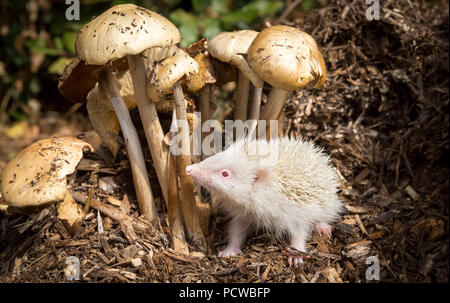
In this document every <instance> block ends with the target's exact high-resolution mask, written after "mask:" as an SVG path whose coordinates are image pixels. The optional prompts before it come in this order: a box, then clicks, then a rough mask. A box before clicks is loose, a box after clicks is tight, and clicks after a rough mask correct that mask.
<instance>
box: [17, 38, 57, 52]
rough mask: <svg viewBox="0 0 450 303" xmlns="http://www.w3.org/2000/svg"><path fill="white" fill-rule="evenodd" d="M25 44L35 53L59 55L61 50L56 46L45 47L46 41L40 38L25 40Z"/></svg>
mask: <svg viewBox="0 0 450 303" xmlns="http://www.w3.org/2000/svg"><path fill="white" fill-rule="evenodd" d="M25 46H26V47H28V48H29V49H30V50H31V51H33V52H35V53H40V54H44V55H50V56H58V55H61V50H59V49H56V48H50V47H47V45H46V41H45V40H44V39H42V38H38V39H33V40H28V41H26V42H25Z"/></svg>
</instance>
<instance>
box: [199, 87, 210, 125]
mask: <svg viewBox="0 0 450 303" xmlns="http://www.w3.org/2000/svg"><path fill="white" fill-rule="evenodd" d="M210 95H211V86H210V85H209V84H206V85H205V86H204V87H203V88H202V89H201V90H200V113H201V118H202V124H203V123H204V122H205V121H207V120H209V118H210V117H211V108H210V105H209V100H210Z"/></svg>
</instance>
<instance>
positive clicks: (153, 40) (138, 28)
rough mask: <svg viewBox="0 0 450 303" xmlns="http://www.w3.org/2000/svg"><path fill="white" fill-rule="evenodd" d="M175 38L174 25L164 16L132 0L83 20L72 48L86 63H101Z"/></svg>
mask: <svg viewBox="0 0 450 303" xmlns="http://www.w3.org/2000/svg"><path fill="white" fill-rule="evenodd" d="M179 42H180V33H179V32H178V29H177V28H176V27H175V25H174V24H173V23H172V22H170V21H169V20H167V19H166V18H165V17H163V16H161V15H160V14H158V13H155V12H153V11H151V10H148V9H146V8H143V7H139V6H136V5H134V4H120V5H116V6H113V7H111V8H110V9H108V10H107V11H105V12H104V13H102V14H101V15H100V16H98V17H96V18H95V19H93V20H92V21H91V22H89V23H87V24H85V25H84V26H83V27H82V28H81V30H80V32H79V33H78V36H77V39H76V41H75V49H76V51H77V54H78V56H79V57H80V58H81V59H82V60H84V61H86V63H88V64H94V65H105V64H106V63H108V62H109V61H111V60H116V59H120V58H123V57H125V56H126V55H137V54H140V53H142V52H143V51H144V50H146V49H148V48H151V47H155V46H157V47H166V46H170V45H173V44H177V43H179Z"/></svg>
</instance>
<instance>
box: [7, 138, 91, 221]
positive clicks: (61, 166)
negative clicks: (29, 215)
mask: <svg viewBox="0 0 450 303" xmlns="http://www.w3.org/2000/svg"><path fill="white" fill-rule="evenodd" d="M83 151H93V148H92V146H91V145H90V144H88V143H86V142H84V141H81V140H79V139H76V138H72V137H59V138H50V139H44V140H40V141H37V142H34V143H33V144H31V145H29V146H28V147H26V148H25V149H23V150H22V151H20V152H19V153H18V154H17V155H16V157H15V158H14V159H12V160H11V161H10V162H9V163H8V165H7V166H6V167H5V168H4V169H3V171H2V173H1V175H0V192H1V195H2V197H3V200H4V205H5V204H6V205H7V206H8V208H7V211H8V212H9V211H11V212H30V211H34V210H38V209H41V208H43V207H46V206H48V205H50V204H52V203H57V202H63V203H61V204H59V205H58V213H59V217H60V218H61V219H62V220H63V221H66V223H67V224H68V225H69V227H74V226H75V225H76V224H77V223H78V222H79V221H80V219H81V217H82V213H81V211H80V209H79V206H78V205H77V204H75V205H74V202H73V199H72V197H71V196H70V194H68V191H67V181H66V176H67V175H70V174H72V173H73V172H74V171H75V168H76V166H77V165H78V162H79V161H80V160H81V158H82V157H83Z"/></svg>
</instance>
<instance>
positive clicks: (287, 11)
mask: <svg viewBox="0 0 450 303" xmlns="http://www.w3.org/2000/svg"><path fill="white" fill-rule="evenodd" d="M301 2H302V0H295V1H293V2H291V4H289V5H288V6H287V7H286V9H285V10H284V12H283V13H282V14H281V16H280V17H279V18H278V19H277V20H276V21H275V23H274V24H273V25H277V24H280V23H281V22H283V21H285V19H286V17H287V16H288V15H289V14H290V13H291V12H292V11H293V10H294V8H295V7H296V6H297V5H299V4H300V3H301Z"/></svg>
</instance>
